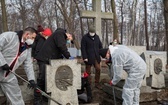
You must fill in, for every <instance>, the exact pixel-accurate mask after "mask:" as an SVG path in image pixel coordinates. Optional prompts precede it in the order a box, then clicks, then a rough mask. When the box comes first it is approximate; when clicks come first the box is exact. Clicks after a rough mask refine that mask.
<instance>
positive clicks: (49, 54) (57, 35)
mask: <svg viewBox="0 0 168 105" xmlns="http://www.w3.org/2000/svg"><path fill="white" fill-rule="evenodd" d="M65 32H66V31H65V30H64V29H61V28H58V29H57V30H56V31H55V32H54V33H53V34H52V35H51V36H50V37H49V38H48V39H47V40H46V41H45V43H44V45H43V47H42V48H41V50H40V52H39V53H38V54H37V56H36V59H37V60H40V61H43V62H49V60H50V59H62V58H63V56H64V57H65V58H67V59H68V58H69V57H70V53H69V52H68V49H67V46H66V38H67V36H66V34H65Z"/></svg>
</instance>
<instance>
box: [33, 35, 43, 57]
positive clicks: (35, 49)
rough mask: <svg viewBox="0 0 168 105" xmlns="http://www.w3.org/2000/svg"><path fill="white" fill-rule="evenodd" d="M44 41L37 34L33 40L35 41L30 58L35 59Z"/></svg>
mask: <svg viewBox="0 0 168 105" xmlns="http://www.w3.org/2000/svg"><path fill="white" fill-rule="evenodd" d="M45 41H46V39H45V38H44V37H43V36H41V35H40V34H38V35H37V36H36V38H35V41H34V43H33V45H32V57H33V58H35V59H36V56H37V54H38V53H39V51H40V50H41V48H42V46H43V44H44V42H45Z"/></svg>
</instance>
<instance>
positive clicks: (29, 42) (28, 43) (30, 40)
mask: <svg viewBox="0 0 168 105" xmlns="http://www.w3.org/2000/svg"><path fill="white" fill-rule="evenodd" d="M25 42H26V43H27V45H32V44H33V42H34V40H32V39H27V40H26V41H25Z"/></svg>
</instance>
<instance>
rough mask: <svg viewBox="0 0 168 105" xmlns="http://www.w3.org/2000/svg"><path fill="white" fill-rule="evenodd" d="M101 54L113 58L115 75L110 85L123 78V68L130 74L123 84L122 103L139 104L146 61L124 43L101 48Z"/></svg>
mask: <svg viewBox="0 0 168 105" xmlns="http://www.w3.org/2000/svg"><path fill="white" fill-rule="evenodd" d="M100 55H101V56H102V57H103V58H107V59H109V58H111V61H112V67H111V68H112V70H113V73H114V75H113V78H112V80H110V85H116V84H117V83H118V82H119V81H120V80H121V79H122V78H121V77H122V72H123V71H122V70H125V71H126V72H127V74H128V77H127V78H126V80H125V84H124V86H123V92H122V98H123V103H122V105H139V95H140V87H141V83H142V81H143V78H144V76H145V73H146V63H145V61H144V60H143V59H142V58H141V57H140V56H139V55H138V54H137V53H136V52H134V51H133V50H131V49H129V48H128V47H126V46H124V45H115V46H113V45H110V46H109V48H108V49H101V50H100Z"/></svg>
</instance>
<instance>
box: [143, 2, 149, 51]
mask: <svg viewBox="0 0 168 105" xmlns="http://www.w3.org/2000/svg"><path fill="white" fill-rule="evenodd" d="M144 13H145V36H146V49H147V50H149V37H148V23H147V6H146V0H144Z"/></svg>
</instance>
